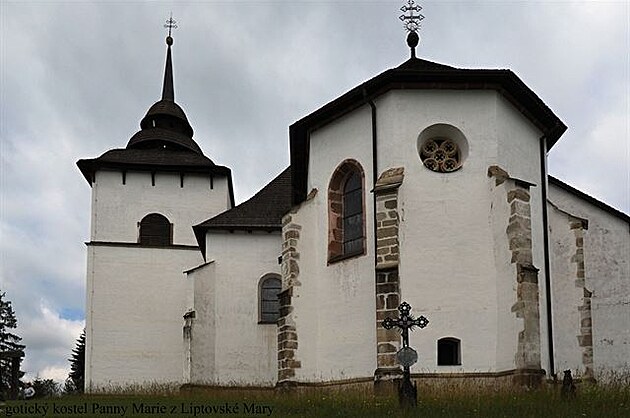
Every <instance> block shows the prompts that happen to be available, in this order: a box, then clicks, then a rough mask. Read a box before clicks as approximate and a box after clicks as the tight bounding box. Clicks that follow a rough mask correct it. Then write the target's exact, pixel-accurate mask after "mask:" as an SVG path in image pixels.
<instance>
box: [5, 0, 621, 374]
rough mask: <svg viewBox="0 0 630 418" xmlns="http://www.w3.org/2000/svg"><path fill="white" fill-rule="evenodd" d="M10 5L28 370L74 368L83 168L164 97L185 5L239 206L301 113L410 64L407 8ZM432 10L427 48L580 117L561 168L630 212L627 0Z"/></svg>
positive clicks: (10, 211) (14, 175) (13, 196)
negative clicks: (168, 25) (170, 23)
mask: <svg viewBox="0 0 630 418" xmlns="http://www.w3.org/2000/svg"><path fill="white" fill-rule="evenodd" d="M1 1H2V3H1V9H0V16H1V26H0V38H1V41H0V42H1V50H0V58H1V67H0V134H1V143H0V156H1V163H2V170H1V184H0V187H1V196H0V202H1V205H0V234H1V235H0V257H1V258H0V265H1V276H0V289H1V290H2V291H6V292H7V297H8V299H9V300H11V301H13V306H14V309H15V311H16V313H17V315H18V321H19V329H18V333H19V334H20V335H21V336H22V337H23V338H24V340H23V342H24V343H25V344H26V345H27V356H26V360H25V362H24V365H23V368H24V369H25V370H26V371H28V373H29V375H28V376H29V377H34V376H35V375H39V376H41V377H44V378H55V379H60V380H62V379H64V378H65V377H66V376H67V373H68V361H67V358H68V357H69V356H70V351H71V349H72V347H73V346H74V343H75V340H76V338H77V337H78V336H79V334H80V332H81V329H82V328H83V324H84V312H85V306H84V305H85V268H86V267H85V265H86V257H87V255H86V247H85V245H84V242H86V241H88V240H89V227H90V225H89V214H90V193H91V189H90V187H89V185H88V183H87V182H86V181H85V179H84V178H83V176H82V175H81V173H80V172H79V170H78V169H77V167H76V165H75V163H76V161H77V160H78V159H81V158H94V157H97V156H99V155H101V154H102V153H103V152H105V151H107V150H108V149H111V148H122V147H124V146H125V145H126V143H127V141H128V140H129V138H130V137H131V136H132V135H133V134H134V133H135V132H136V131H138V130H139V123H140V120H141V119H142V117H143V116H144V114H145V113H146V111H147V110H148V108H149V107H150V106H151V104H153V103H154V102H155V101H157V100H158V99H159V98H160V95H161V86H162V77H163V71H164V59H165V51H166V48H165V43H164V38H165V35H166V33H165V29H164V28H163V24H164V21H165V20H166V19H167V18H168V16H169V13H170V12H171V11H172V12H173V17H174V19H175V20H177V24H178V26H179V28H178V29H176V30H175V31H174V34H173V37H174V39H175V43H174V46H173V63H174V64H173V66H174V78H175V99H176V101H177V102H178V103H179V104H180V105H181V106H182V107H183V108H184V110H185V111H186V114H187V116H188V119H189V121H190V123H191V125H192V126H193V128H194V129H195V136H194V138H195V140H196V141H197V143H198V144H199V145H200V146H201V148H202V149H203V151H204V153H205V154H206V155H207V156H209V157H210V158H211V159H212V160H213V161H214V162H215V163H217V164H221V165H226V166H228V167H230V168H231V169H232V171H233V176H234V186H235V195H236V200H237V203H240V202H242V201H243V200H244V199H246V198H248V197H250V196H251V195H252V194H253V193H254V192H255V191H257V190H258V189H259V188H260V187H262V186H263V185H264V184H265V183H266V182H268V181H269V180H270V179H272V178H273V177H274V176H275V175H276V174H277V173H279V172H280V171H281V170H282V169H284V168H285V167H286V166H287V165H288V163H289V154H288V126H289V125H290V124H291V123H292V122H294V121H296V120H298V119H300V118H301V117H303V116H305V115H307V114H309V113H310V112H312V111H314V110H316V109H317V108H319V107H320V106H322V105H324V104H325V103H327V102H329V101H331V100H332V99H334V98H336V97H338V96H339V95H341V94H342V93H344V92H346V91H347V90H349V89H351V88H352V87H354V86H356V85H358V84H360V83H362V82H363V81H365V80H367V79H369V78H371V77H373V76H375V75H376V74H378V73H380V72H382V71H384V70H386V69H388V68H391V67H394V66H397V65H398V64H400V63H401V62H403V61H405V60H406V59H407V58H408V57H409V51H408V49H407V47H406V44H405V32H404V30H403V27H402V24H401V22H400V21H399V20H398V16H399V15H400V12H399V10H398V9H399V7H400V6H401V5H402V4H403V2H402V1H372V2H362V1H355V2H346V1H308V2H306V1H295V0H294V1H248V2H240V1H239V2H236V1H223V2H214V1H194V2H187V1H186V2H174V3H173V2H141V1H134V2H129V3H127V2H121V1H112V2H108V1H63V2H61V1H42V0H40V1H36V2H35V1H32V2H31V1H24V0H23V1H15V2H13V1H5V0H1ZM421 4H422V5H423V6H424V10H423V13H424V15H425V16H426V19H425V20H424V21H423V25H422V26H423V28H422V31H421V37H422V41H421V45H420V48H419V51H418V52H419V56H420V57H422V58H425V59H429V60H432V61H437V62H440V63H444V64H448V65H451V66H455V67H461V68H509V69H511V70H512V71H514V72H515V73H516V74H517V75H518V76H519V77H520V78H521V79H522V80H523V81H524V82H525V83H526V84H527V85H528V86H529V87H530V88H531V89H532V90H534V92H536V94H537V95H538V96H539V97H540V98H541V99H542V100H543V101H544V102H545V103H546V104H547V105H548V106H549V107H550V108H551V109H552V110H553V111H554V112H555V113H556V114H557V115H558V116H559V117H560V119H562V120H563V121H564V123H565V124H566V125H567V126H568V127H569V129H568V131H567V132H566V133H565V134H564V136H563V137H562V138H561V139H560V141H559V142H558V143H557V144H556V146H555V147H554V148H553V149H552V150H551V152H550V154H549V171H550V173H551V174H553V175H555V176H557V177H559V178H560V179H562V180H564V181H565V182H567V183H569V184H571V185H573V186H575V187H577V188H579V189H580V190H582V191H584V192H586V193H588V194H590V195H591V196H594V197H596V198H598V199H600V200H602V201H604V202H606V203H607V204H609V205H611V206H613V207H615V208H617V209H620V210H623V211H625V212H626V213H629V212H630V197H629V195H628V189H629V188H630V173H629V169H628V166H629V159H630V147H629V136H630V135H629V130H630V123H629V120H628V114H629V113H630V112H629V99H628V97H629V95H630V74H629V71H630V61H629V57H628V51H629V50H630V30H629V27H628V25H629V24H628V22H629V20H630V11H629V6H628V3H627V2H626V1H608V2H604V1H597V2H586V1H582V2H565V1H542V0H541V1H502V2H498V1H481V2H477V1H439V2H434V1H425V2H421Z"/></svg>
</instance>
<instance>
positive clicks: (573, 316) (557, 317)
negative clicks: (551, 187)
mask: <svg viewBox="0 0 630 418" xmlns="http://www.w3.org/2000/svg"><path fill="white" fill-rule="evenodd" d="M547 212H548V214H549V217H548V222H549V247H550V257H549V258H550V260H549V261H550V266H551V279H552V286H551V289H552V294H553V305H552V309H553V311H552V313H553V315H552V317H553V335H554V360H555V365H556V370H557V372H560V371H562V370H567V369H570V370H572V371H573V373H574V376H579V375H580V374H582V373H583V372H584V365H583V363H582V350H581V349H580V346H579V345H578V335H579V334H580V315H579V311H578V307H579V306H580V305H582V297H583V294H584V291H583V289H582V287H578V286H576V274H577V266H576V263H575V262H574V261H572V257H573V256H574V255H575V253H576V250H577V246H576V237H575V233H574V231H573V230H572V229H571V225H570V224H571V220H570V219H569V215H568V214H567V213H565V212H562V211H560V210H558V209H557V208H556V207H554V206H552V205H548V207H547ZM574 220H576V218H574Z"/></svg>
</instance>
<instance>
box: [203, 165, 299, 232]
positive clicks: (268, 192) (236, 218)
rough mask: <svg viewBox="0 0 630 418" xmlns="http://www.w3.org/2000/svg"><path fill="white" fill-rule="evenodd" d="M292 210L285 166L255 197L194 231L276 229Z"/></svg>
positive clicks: (288, 169)
mask: <svg viewBox="0 0 630 418" xmlns="http://www.w3.org/2000/svg"><path fill="white" fill-rule="evenodd" d="M290 208H291V167H287V168H286V169H284V170H283V171H282V172H281V173H280V174H278V175H277V176H276V177H275V178H274V179H273V180H271V181H270V182H269V183H267V184H266V185H265V186H264V187H263V188H262V189H260V190H259V191H258V192H257V193H256V194H254V196H252V197H250V198H249V199H247V200H246V201H244V202H243V203H241V204H239V205H237V206H235V207H233V208H232V209H229V210H227V211H225V212H223V213H220V214H219V215H217V216H214V217H212V218H210V219H208V220H206V221H204V222H202V223H201V224H199V225H196V226H195V228H202V229H211V228H212V229H239V228H240V229H247V228H250V229H252V228H253V229H256V228H263V229H277V228H280V227H281V226H282V216H283V215H284V214H285V213H286V212H287V211H288V210H289V209H290Z"/></svg>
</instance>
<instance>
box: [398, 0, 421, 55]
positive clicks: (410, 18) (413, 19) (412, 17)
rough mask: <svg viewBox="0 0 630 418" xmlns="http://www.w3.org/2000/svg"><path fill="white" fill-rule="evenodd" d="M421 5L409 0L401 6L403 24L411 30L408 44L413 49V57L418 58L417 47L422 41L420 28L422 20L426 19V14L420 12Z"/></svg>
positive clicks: (408, 30)
mask: <svg viewBox="0 0 630 418" xmlns="http://www.w3.org/2000/svg"><path fill="white" fill-rule="evenodd" d="M420 10H422V7H421V6H418V5H417V4H416V2H415V1H414V0H407V4H405V5H404V6H403V7H401V8H400V11H401V12H403V14H402V15H400V17H399V19H400V20H402V22H403V26H404V27H405V29H406V30H407V32H409V34H408V35H407V45H409V48H410V49H411V58H416V47H417V46H418V43H419V42H420V36H419V35H418V30H419V29H420V21H421V20H422V19H424V15H422V14H421V13H420Z"/></svg>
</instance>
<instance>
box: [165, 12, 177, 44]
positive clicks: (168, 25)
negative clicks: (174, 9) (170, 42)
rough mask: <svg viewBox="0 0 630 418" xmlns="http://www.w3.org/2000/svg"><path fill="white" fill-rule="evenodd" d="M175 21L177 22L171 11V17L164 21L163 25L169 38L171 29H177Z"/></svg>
mask: <svg viewBox="0 0 630 418" xmlns="http://www.w3.org/2000/svg"><path fill="white" fill-rule="evenodd" d="M175 23H177V21H176V20H173V13H171V17H170V18H169V19H168V20H167V21H166V25H164V27H165V28H167V29H168V37H169V38H170V37H171V30H172V29H177V25H176V24H175Z"/></svg>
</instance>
